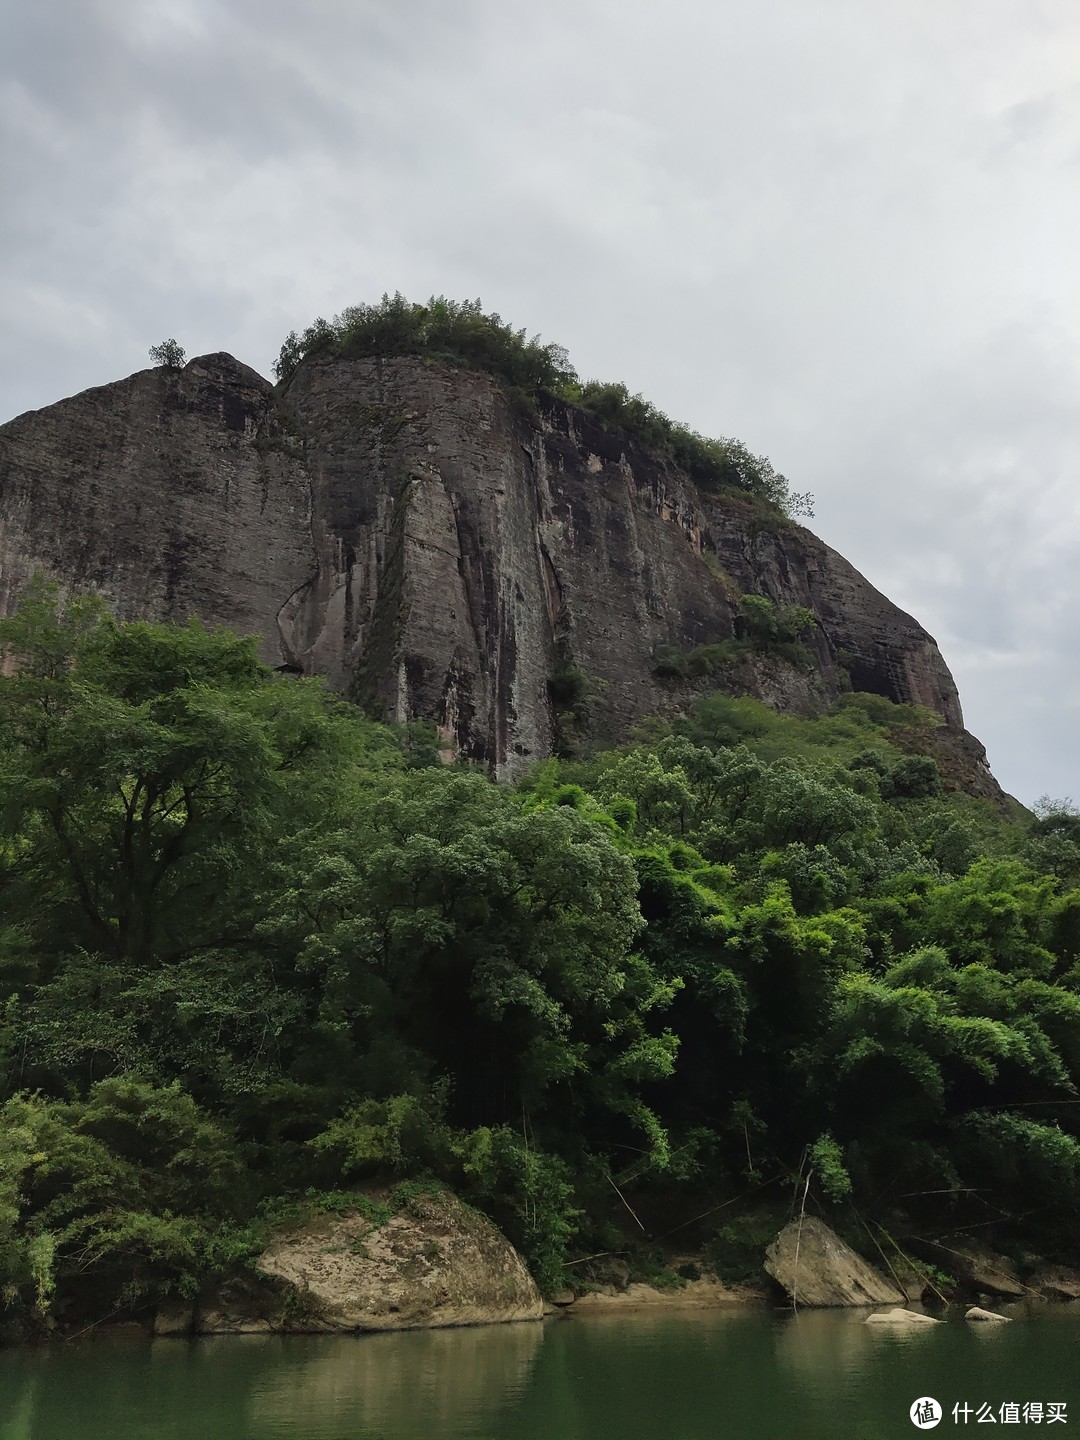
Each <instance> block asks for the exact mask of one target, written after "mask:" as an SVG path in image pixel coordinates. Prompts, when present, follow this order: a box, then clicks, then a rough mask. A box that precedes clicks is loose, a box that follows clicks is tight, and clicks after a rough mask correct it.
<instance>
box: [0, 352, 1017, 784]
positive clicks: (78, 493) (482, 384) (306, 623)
mask: <svg viewBox="0 0 1080 1440" xmlns="http://www.w3.org/2000/svg"><path fill="white" fill-rule="evenodd" d="M36 568H43V569H45V570H46V571H47V572H48V573H49V574H51V575H52V576H54V577H55V578H56V579H58V580H59V581H60V582H61V583H62V584H64V585H65V586H67V587H70V588H79V589H82V588H94V589H97V590H100V591H101V592H102V593H103V594H104V595H106V596H107V597H108V599H109V600H110V601H111V602H112V604H113V605H114V606H115V608H116V610H117V612H118V613H119V614H120V615H121V616H124V617H132V616H153V617H158V618H174V619H176V618H183V617H185V616H186V615H188V614H197V615H199V616H201V617H202V618H203V619H204V620H206V621H208V622H210V623H220V624H227V625H230V626H234V627H236V628H237V629H239V630H242V631H249V632H254V633H256V634H258V635H259V636H260V638H261V642H262V653H263V655H264V657H265V658H266V659H267V660H268V661H270V663H272V664H276V665H288V666H291V667H295V668H297V669H300V670H302V671H304V672H306V673H316V674H322V675H325V676H326V677H327V678H328V679H329V681H330V682H331V683H332V684H333V685H334V686H335V687H336V688H338V689H340V690H342V691H346V692H348V693H351V694H353V695H354V696H355V697H356V698H357V699H359V700H360V701H362V702H363V703H364V704H366V705H367V706H369V707H371V708H373V709H374V710H376V711H377V712H378V713H379V714H381V715H382V716H384V717H385V718H387V719H391V720H406V719H410V718H414V717H422V718H426V719H430V720H433V721H434V722H435V724H436V725H437V727H438V730H439V734H440V743H441V745H442V747H443V750H444V753H445V754H447V756H450V755H455V754H460V755H463V756H465V757H467V758H469V759H472V760H475V761H479V762H481V763H484V764H486V765H487V766H489V768H490V769H491V770H492V771H493V772H494V773H495V774H497V775H499V776H500V777H512V776H514V775H516V774H518V773H520V772H521V771H522V770H524V769H525V768H527V767H528V765H529V764H531V763H533V762H534V761H535V760H538V759H540V758H543V757H544V756H547V755H549V754H551V753H552V751H553V750H554V749H557V748H558V747H559V745H560V744H562V743H565V741H566V737H567V734H568V732H569V731H571V730H573V729H574V728H575V727H577V728H578V729H580V728H581V726H582V723H583V718H582V717H583V714H584V708H583V707H584V702H585V698H586V696H587V707H585V708H587V711H588V721H587V729H588V733H589V734H590V735H591V737H592V738H593V739H594V740H597V741H600V742H604V743H615V742H617V741H618V740H620V739H622V738H624V737H625V736H626V735H627V733H628V731H629V729H630V727H631V726H632V725H633V724H634V723H636V722H637V721H639V720H641V719H642V718H643V717H645V716H647V715H650V714H661V715H662V714H671V713H673V712H674V711H676V710H678V709H679V708H681V707H683V706H684V705H685V704H686V702H687V699H688V698H689V697H688V691H687V688H686V687H685V686H680V685H678V684H676V685H673V684H672V683H671V682H670V681H666V680H665V679H664V678H663V677H662V676H660V675H658V674H657V673H656V669H657V667H656V651H657V647H664V646H671V647H673V648H674V649H675V650H676V651H686V650H690V649H692V648H693V647H695V646H699V645H703V644H711V643H713V642H716V641H720V640H723V639H725V638H730V637H731V636H732V635H734V634H735V633H736V630H737V627H738V625H739V623H740V622H739V620H738V597H739V594H740V592H744V593H754V594H759V595H764V596H766V597H768V598H769V599H771V600H772V601H773V602H774V603H775V604H776V605H777V606H788V605H796V604H797V605H802V606H805V607H806V608H807V609H809V610H810V611H811V613H812V614H813V616H814V620H815V625H814V630H813V634H812V635H811V636H810V638H809V640H808V642H807V643H808V645H809V648H810V650H811V651H812V653H813V656H814V660H815V669H814V673H813V675H812V676H808V675H807V674H805V673H803V672H801V671H799V670H798V669H796V668H795V667H792V666H790V665H787V664H784V663H781V662H778V661H775V660H769V659H766V658H760V657H758V658H752V659H745V660H744V661H742V662H740V664H739V666H738V668H737V671H736V672H734V673H732V674H731V675H730V676H729V677H728V680H727V688H730V689H732V691H742V692H743V693H749V694H754V695H758V696H760V697H761V698H763V699H766V700H768V701H769V702H770V703H772V704H774V705H777V706H779V707H781V708H785V707H791V708H796V709H800V710H805V711H812V710H814V709H815V708H820V707H821V706H823V705H824V704H827V703H828V702H829V700H831V699H832V698H834V697H835V695H836V694H838V693H840V691H841V690H842V689H844V688H847V687H848V686H849V685H853V686H854V688H855V689H859V690H869V691H873V692H876V693H879V694H882V695H885V696H887V697H888V698H889V699H892V700H895V701H900V702H909V703H916V704H919V705H924V706H926V707H928V708H929V709H931V710H933V711H935V712H936V713H937V714H938V715H940V716H941V717H942V719H943V720H944V721H945V722H946V727H947V730H948V733H949V734H950V735H952V734H955V735H956V738H957V745H958V746H959V750H957V752H956V753H962V754H963V756H964V757H965V758H964V763H963V765H962V766H961V767H960V768H961V771H962V776H961V778H962V780H963V782H964V783H965V784H966V785H967V786H968V788H973V789H975V790H980V787H981V790H982V792H983V793H987V794H999V793H1000V792H997V789H996V786H994V784H993V781H992V779H990V777H989V772H988V771H986V768H985V759H984V756H983V753H982V750H981V747H980V746H979V745H978V742H977V741H975V740H973V739H972V737H970V736H967V735H966V732H963V731H962V728H961V727H962V723H963V722H962V717H961V712H960V705H959V700H958V698H957V694H956V687H955V685H954V684H953V680H952V677H951V675H950V674H949V671H948V668H947V667H946V665H945V662H944V661H943V659H942V658H941V655H940V654H939V652H938V650H937V647H936V645H935V644H934V641H933V640H932V639H931V637H930V636H929V635H927V633H926V632H925V631H924V630H923V629H922V628H921V627H920V626H919V625H918V624H917V623H916V622H915V621H914V620H913V619H912V618H911V617H910V616H909V615H906V614H904V612H903V611H901V610H899V609H898V608H897V607H896V606H895V605H892V604H891V603H890V602H889V601H888V600H887V599H886V598H885V597H884V596H883V595H881V594H879V592H878V591H876V590H875V589H874V588H873V587H872V586H871V585H870V584H868V582H867V581H866V580H864V579H863V577H862V576H861V575H859V574H858V572H857V571H856V570H854V569H853V568H852V566H850V565H849V564H848V563H847V562H846V561H845V560H844V559H842V557H841V556H839V555H838V554H836V552H835V551H833V550H831V549H830V548H829V547H828V546H827V545H825V544H823V543H822V542H821V541H820V540H818V539H817V538H816V537H815V536H814V535H812V534H811V533H810V532H809V531H808V530H805V529H803V528H802V527H800V526H797V525H794V524H791V523H789V522H786V521H783V520H781V519H780V518H779V517H776V516H773V515H770V514H768V513H766V512H764V511H763V510H762V509H761V507H760V506H758V505H756V504H754V503H752V502H751V501H749V500H746V499H743V498H741V497H738V496H710V495H705V494H702V493H700V492H698V491H697V490H696V489H695V487H694V486H693V485H692V484H691V483H690V482H689V480H688V479H687V477H686V476H685V475H684V474H683V473H682V472H681V471H680V470H679V469H678V468H677V467H676V466H675V465H674V464H673V463H672V462H670V461H669V460H667V459H666V458H664V457H662V456H658V455H656V454H654V453H652V452H648V451H645V450H642V449H639V448H636V447H635V446H634V445H633V444H631V443H630V442H628V441H627V440H626V439H625V438H624V437H622V436H620V435H617V434H614V433H612V432H610V431H607V430H605V429H603V428H602V427H601V426H599V425H598V424H596V423H595V422H594V421H593V420H591V419H590V418H589V417H587V416H586V415H584V414H582V413H581V412H580V411H577V410H575V409H573V408H572V407H569V406H566V405H562V404H557V403H553V404H551V405H549V406H546V407H542V408H541V410H540V411H539V412H538V413H535V414H526V413H522V412H520V411H518V410H516V409H515V408H513V407H512V406H511V404H510V402H509V401H508V399H507V398H506V396H505V395H504V394H503V392H502V391H501V389H500V388H499V386H498V385H497V383H496V382H495V381H493V380H492V379H490V378H489V377H488V376H486V375H483V374H480V373H477V372H473V371H468V370H463V369H457V368H452V367H449V366H445V365H440V364H435V363H432V362H430V361H425V360H423V359H420V358H395V359H387V360H379V359H354V360H346V359H340V358H339V359H333V360H313V361H308V362H306V363H305V364H303V365H302V366H301V367H300V368H299V370H298V371H297V373H296V374H295V376H294V377H293V379H292V381H291V382H290V384H289V385H288V387H287V388H286V390H285V392H284V394H283V395H281V396H280V397H278V396H276V395H275V392H274V390H273V389H272V387H271V386H270V385H269V384H268V383H267V382H266V381H264V380H262V379H261V378H260V377H259V376H258V375H256V374H255V373H254V372H253V371H251V370H249V369H248V368H247V367H246V366H243V365H241V364H239V363H238V362H237V361H235V360H234V359H232V357H231V356H228V355H211V356H204V357H202V358H200V359H198V360H193V361H191V362H190V363H189V364H188V365H187V366H186V367H185V368H184V369H183V370H182V371H178V372H177V371H168V370H160V369H159V370H150V371H143V372H141V373H140V374H137V375H133V376H131V377H130V378H129V379H128V380H125V381H120V382H118V383H116V384H114V385H108V386H103V387H100V388H98V389H94V390H88V391H86V392H84V393H83V394H82V395H78V396H75V397H74V398H73V399H71V400H66V401H63V402H61V403H60V404H58V405H54V406H51V407H49V408H48V409H46V410H41V411H36V412H32V413H30V414H27V415H23V416H20V417H19V418H18V419H17V420H14V421H12V422H11V423H10V424H8V425H5V426H3V427H0V607H2V608H3V609H5V610H9V609H10V608H11V607H12V606H13V604H14V603H15V602H16V598H17V595H18V592H19V590H20V588H21V586H22V585H23V584H24V583H25V580H26V578H27V576H28V575H29V574H30V573H31V572H32V571H33V570H34V569H36ZM720 683H722V682H721V681H719V680H717V679H715V678H714V679H711V680H710V681H709V682H708V687H707V688H715V687H716V686H717V685H718V684H720ZM575 712H576V715H575ZM938 733H939V734H944V733H946V732H944V731H943V732H938ZM939 743H940V742H939ZM949 743H951V742H949ZM953 748H954V750H955V749H956V747H955V746H954V747H953Z"/></svg>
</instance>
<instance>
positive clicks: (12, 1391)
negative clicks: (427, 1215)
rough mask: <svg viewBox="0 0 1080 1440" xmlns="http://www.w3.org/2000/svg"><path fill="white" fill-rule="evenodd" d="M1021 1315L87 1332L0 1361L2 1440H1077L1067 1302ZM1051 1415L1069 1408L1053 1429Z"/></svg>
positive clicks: (1079, 1383)
mask: <svg viewBox="0 0 1080 1440" xmlns="http://www.w3.org/2000/svg"><path fill="white" fill-rule="evenodd" d="M1016 1313H1018V1315H1019V1316H1020V1318H1018V1319H1017V1320H1016V1321H1015V1322H1014V1323H1013V1324H1012V1325H1008V1326H1005V1325H1002V1326H995V1327H992V1328H991V1327H990V1326H974V1325H969V1324H967V1323H966V1322H965V1321H964V1320H963V1318H962V1317H961V1316H960V1315H955V1316H950V1318H949V1322H948V1323H947V1324H944V1325H939V1326H936V1327H931V1326H927V1327H925V1329H922V1330H919V1331H917V1332H915V1333H909V1332H904V1333H898V1332H895V1331H890V1330H888V1329H885V1328H884V1327H875V1326H868V1325H865V1324H864V1323H863V1316H862V1314H860V1313H858V1312H836V1311H803V1312H801V1313H800V1314H799V1315H797V1316H793V1315H791V1314H788V1313H781V1312H769V1311H765V1310H752V1309H749V1310H732V1311H706V1312H690V1311H683V1312H678V1311H665V1312H649V1311H638V1312H636V1313H633V1314H618V1313H616V1314H598V1315H591V1316H588V1317H585V1316H581V1317H578V1316H571V1317H566V1318H556V1319H552V1320H549V1321H547V1322H546V1323H544V1324H522V1325H504V1326H489V1327H484V1328H479V1329H470V1330H428V1331H415V1332H412V1333H407V1334H395V1335H363V1336H342V1337H338V1336H332V1337H330V1336H288V1337H281V1336H223V1337H219V1338H209V1339H201V1340H190V1341H185V1340H157V1341H153V1342H150V1341H147V1340H144V1339H140V1338H138V1337H120V1336H115V1337H100V1338H96V1339H84V1340H77V1341H70V1342H66V1343H55V1344H51V1345H47V1346H41V1347H27V1348H22V1349H12V1350H7V1351H0V1437H2V1440H541V1437H543V1440H729V1437H730V1440H786V1437H789V1436H790V1437H794V1440H891V1437H899V1436H913V1435H915V1434H917V1433H919V1429H920V1428H924V1427H916V1426H915V1425H914V1424H913V1422H912V1420H911V1419H910V1418H909V1410H910V1407H911V1405H912V1403H913V1402H914V1401H915V1400H917V1399H920V1398H922V1397H932V1398H934V1399H936V1400H937V1401H938V1402H939V1404H940V1405H941V1406H942V1409H943V1418H942V1420H941V1422H940V1424H939V1425H938V1426H936V1427H933V1428H937V1429H938V1432H939V1434H941V1435H946V1434H952V1435H955V1434H956V1433H957V1431H958V1430H959V1429H968V1427H971V1429H970V1430H969V1433H971V1434H981V1435H986V1434H987V1433H1000V1432H987V1431H985V1430H976V1429H975V1428H974V1427H976V1426H977V1425H982V1424H990V1423H993V1424H996V1425H1011V1424H1014V1425H1016V1427H1017V1428H1016V1430H1014V1431H1011V1432H1009V1431H1007V1432H1006V1433H1013V1434H1019V1433H1020V1431H1021V1428H1022V1429H1023V1431H1024V1432H1025V1433H1029V1434H1030V1433H1031V1427H1033V1426H1034V1425H1035V1424H1036V1423H1037V1422H1036V1419H1035V1416H1036V1415H1037V1414H1038V1413H1039V1412H1038V1411H1037V1410H1035V1409H1033V1408H1032V1407H1033V1406H1040V1405H1041V1406H1042V1407H1043V1409H1042V1412H1041V1415H1042V1418H1041V1422H1038V1423H1041V1426H1042V1428H1041V1429H1040V1430H1039V1431H1038V1432H1037V1433H1049V1435H1050V1437H1051V1440H1053V1437H1054V1436H1055V1435H1060V1436H1061V1437H1063V1440H1065V1437H1067V1436H1068V1435H1069V1434H1070V1433H1077V1432H1080V1302H1077V1303H1076V1304H1075V1305H1072V1306H1064V1305H1063V1306H1051V1305H1042V1306H1039V1307H1031V1308H1030V1309H1029V1311H1028V1312H1027V1314H1024V1312H1023V1311H1019V1312H1016ZM1052 1404H1053V1405H1055V1406H1056V1405H1064V1406H1065V1411H1064V1414H1065V1424H1064V1425H1063V1426H1062V1428H1061V1429H1059V1430H1055V1429H1053V1428H1052V1423H1059V1422H1051V1421H1050V1416H1051V1415H1052V1414H1053V1413H1055V1412H1053V1411H1051V1409H1050V1406H1051V1405H1052ZM954 1405H956V1406H960V1407H963V1406H967V1407H969V1409H970V1413H969V1414H968V1415H967V1416H965V1414H964V1411H963V1409H962V1408H961V1409H959V1410H958V1411H957V1412H956V1413H955V1416H954V1412H953V1407H954ZM1009 1405H1016V1406H1017V1411H1016V1416H1017V1418H1016V1419H1013V1418H1012V1416H1013V1412H1012V1411H1010V1410H1008V1409H1006V1408H1003V1407H1007V1406H1009ZM1025 1406H1026V1407H1027V1410H1026V1411H1025V1409H1024V1407H1025ZM979 1407H989V1413H991V1414H992V1415H993V1417H994V1418H993V1420H987V1419H986V1418H985V1416H986V1414H987V1411H986V1410H985V1409H980V1408H979ZM1058 1413H1060V1412H1058ZM980 1415H981V1416H983V1418H981V1419H980V1418H979V1417H980ZM925 1428H929V1427H925Z"/></svg>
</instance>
